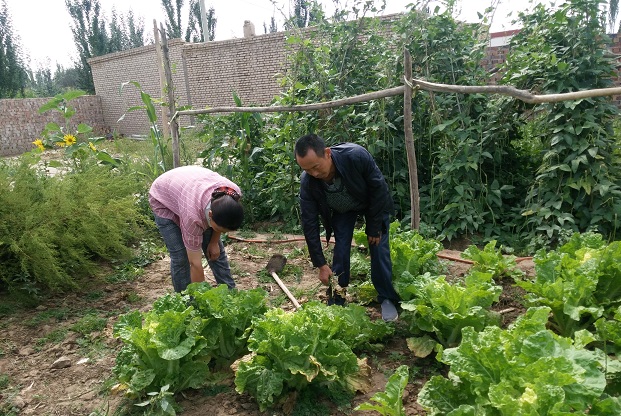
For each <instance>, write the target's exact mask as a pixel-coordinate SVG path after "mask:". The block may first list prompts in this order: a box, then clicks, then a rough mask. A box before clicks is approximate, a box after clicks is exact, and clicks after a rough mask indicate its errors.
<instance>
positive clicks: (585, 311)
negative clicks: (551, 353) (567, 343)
mask: <svg viewBox="0 0 621 416" xmlns="http://www.w3.org/2000/svg"><path fill="white" fill-rule="evenodd" d="M620 258H621V244H619V242H618V241H615V242H613V243H611V244H609V245H608V244H606V243H605V242H604V241H603V240H602V236H601V235H599V234H593V233H586V234H578V233H576V234H574V235H573V236H572V237H571V239H570V240H569V241H568V242H567V243H566V244H565V245H563V246H562V247H560V248H559V249H557V250H553V251H549V252H546V251H545V250H543V249H542V250H539V251H538V252H537V254H536V255H535V257H534V262H535V266H536V269H535V270H536V275H535V277H534V279H532V280H530V279H525V280H522V281H519V282H517V285H518V286H520V287H522V288H524V289H525V290H526V291H527V292H528V293H527V295H526V300H527V302H528V303H529V305H533V306H540V305H542V306H547V307H549V308H550V310H551V312H552V316H551V320H552V322H551V325H552V328H553V329H554V330H555V331H556V332H557V333H559V334H560V335H562V336H566V337H571V336H573V334H574V333H575V332H576V331H577V330H579V329H592V325H593V323H594V322H595V321H596V320H597V319H599V318H600V317H608V316H611V315H612V313H614V310H615V308H616V307H617V306H618V302H619V296H621V266H620V265H619V261H618V260H619V259H620Z"/></svg>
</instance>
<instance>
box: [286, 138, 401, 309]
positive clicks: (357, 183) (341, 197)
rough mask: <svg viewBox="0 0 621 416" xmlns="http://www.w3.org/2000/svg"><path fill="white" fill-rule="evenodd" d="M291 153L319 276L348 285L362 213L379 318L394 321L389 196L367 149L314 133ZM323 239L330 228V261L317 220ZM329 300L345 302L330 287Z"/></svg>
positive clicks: (304, 223) (306, 233) (396, 298)
mask: <svg viewBox="0 0 621 416" xmlns="http://www.w3.org/2000/svg"><path fill="white" fill-rule="evenodd" d="M295 159H296V161H297V163H298V165H300V167H301V168H302V170H303V171H304V172H303V173H302V176H301V178H300V208H301V211H302V229H303V231H304V237H305V239H306V244H307V246H308V251H309V254H310V257H311V261H312V263H313V266H315V267H318V268H319V280H320V281H321V282H322V283H323V284H325V285H328V284H329V279H330V276H331V275H333V274H334V275H335V276H337V277H338V283H339V286H341V287H342V288H345V287H347V285H348V284H349V276H350V271H349V268H350V253H351V241H352V237H353V232H354V228H355V225H356V219H357V217H358V215H359V214H362V215H364V218H365V221H366V229H365V231H366V234H367V239H368V241H369V252H370V254H371V281H372V282H373V285H374V286H375V289H376V290H377V292H378V301H379V302H380V303H381V304H382V318H383V319H384V320H385V321H394V320H396V319H397V316H398V313H397V309H396V306H395V305H396V304H397V303H398V301H399V295H397V292H396V291H395V289H394V287H393V285H392V262H391V260H390V247H389V245H388V231H389V228H390V227H389V226H390V224H389V222H390V214H391V213H392V211H393V202H392V198H391V196H390V193H389V192H388V185H387V184H386V180H385V179H384V176H383V175H382V173H381V172H380V170H379V168H378V167H377V164H376V163H375V161H374V160H373V157H372V156H371V154H370V153H369V152H368V151H367V150H366V149H365V148H363V147H361V146H359V145H357V144H353V143H340V144H337V145H335V146H332V147H326V146H325V143H324V141H323V139H322V138H321V137H319V136H317V135H315V134H308V135H306V136H303V137H300V138H299V139H298V141H297V142H296V144H295ZM320 219H321V222H322V223H323V226H324V228H325V229H326V239H327V241H330V237H331V235H332V233H333V232H334V239H335V245H334V253H333V259H332V267H330V266H329V265H328V263H327V261H326V258H325V256H324V254H323V249H322V247H321V239H320V237H319V233H320V230H319V221H320ZM328 296H329V300H328V304H340V305H343V304H344V303H345V299H344V297H343V296H341V295H339V294H333V293H330V291H329V293H328Z"/></svg>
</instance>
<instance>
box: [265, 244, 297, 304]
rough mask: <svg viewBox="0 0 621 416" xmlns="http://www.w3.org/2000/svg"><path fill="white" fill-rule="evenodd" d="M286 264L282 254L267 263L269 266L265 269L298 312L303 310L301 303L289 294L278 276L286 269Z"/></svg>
mask: <svg viewBox="0 0 621 416" xmlns="http://www.w3.org/2000/svg"><path fill="white" fill-rule="evenodd" d="M285 264H287V258H286V257H285V256H283V255H282V254H274V255H273V256H272V258H271V259H270V260H269V261H268V262H267V266H265V268H266V269H267V271H268V272H269V274H271V275H272V277H273V278H274V280H275V281H276V283H278V286H280V288H281V289H282V291H283V292H285V295H287V297H288V298H289V299H290V300H291V302H293V306H295V309H296V310H297V309H300V308H301V306H300V303H299V302H298V301H297V300H296V299H295V297H294V296H293V295H292V294H291V292H289V289H287V286H285V284H284V283H283V282H282V280H280V278H279V277H278V274H276V273H280V272H281V271H282V269H283V268H284V267H285Z"/></svg>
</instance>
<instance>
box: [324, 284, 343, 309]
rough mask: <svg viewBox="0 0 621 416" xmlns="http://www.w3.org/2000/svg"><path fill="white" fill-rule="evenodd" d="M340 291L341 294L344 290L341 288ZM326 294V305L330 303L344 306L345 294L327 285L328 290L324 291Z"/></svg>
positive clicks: (330, 304)
mask: <svg viewBox="0 0 621 416" xmlns="http://www.w3.org/2000/svg"><path fill="white" fill-rule="evenodd" d="M342 292H343V295H345V291H344V290H343V291H342ZM326 294H327V295H328V306H332V305H338V306H345V296H342V295H341V294H340V293H338V292H337V291H336V290H334V289H332V288H330V287H329V288H328V290H327V291H326Z"/></svg>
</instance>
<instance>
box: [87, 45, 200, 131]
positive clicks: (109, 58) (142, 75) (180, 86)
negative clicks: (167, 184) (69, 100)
mask: <svg viewBox="0 0 621 416" xmlns="http://www.w3.org/2000/svg"><path fill="white" fill-rule="evenodd" d="M184 44H185V42H183V41H182V40H181V39H173V40H170V41H169V42H168V49H169V57H170V63H171V68H172V72H173V74H172V75H173V84H174V86H175V96H176V97H177V98H176V99H177V102H178V104H179V105H186V104H187V103H188V100H187V96H186V88H185V73H184V72H185V71H184V66H183V61H182V56H181V50H182V47H183V45H184ZM89 63H90V65H91V70H92V73H93V82H94V84H95V93H96V94H97V95H98V96H100V97H101V105H102V108H103V110H102V111H103V117H104V120H105V123H106V125H107V126H108V127H109V128H110V129H111V130H112V131H114V132H118V133H122V134H125V135H147V134H148V133H149V128H150V123H149V119H148V117H147V113H146V111H144V110H135V111H131V112H127V110H128V109H130V108H132V107H136V106H142V105H144V103H143V102H142V100H141V97H140V90H138V88H137V87H135V86H134V85H133V84H126V85H124V83H127V82H130V81H131V82H137V83H138V84H140V87H141V88H142V90H143V91H144V92H146V93H147V94H149V95H150V96H151V97H152V98H153V99H159V98H160V95H161V94H160V91H161V88H160V77H159V72H158V68H157V56H156V51H155V45H148V46H142V47H140V48H134V49H130V50H127V51H122V52H116V53H111V54H108V55H104V56H99V57H96V58H92V59H90V60H89ZM121 87H122V88H121ZM155 105H156V110H157V116H158V122H159V125H160V128H162V125H161V106H159V105H158V104H155ZM122 116H124V117H123V119H122V120H120V119H121V117H122ZM119 120H120V121H119Z"/></svg>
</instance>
